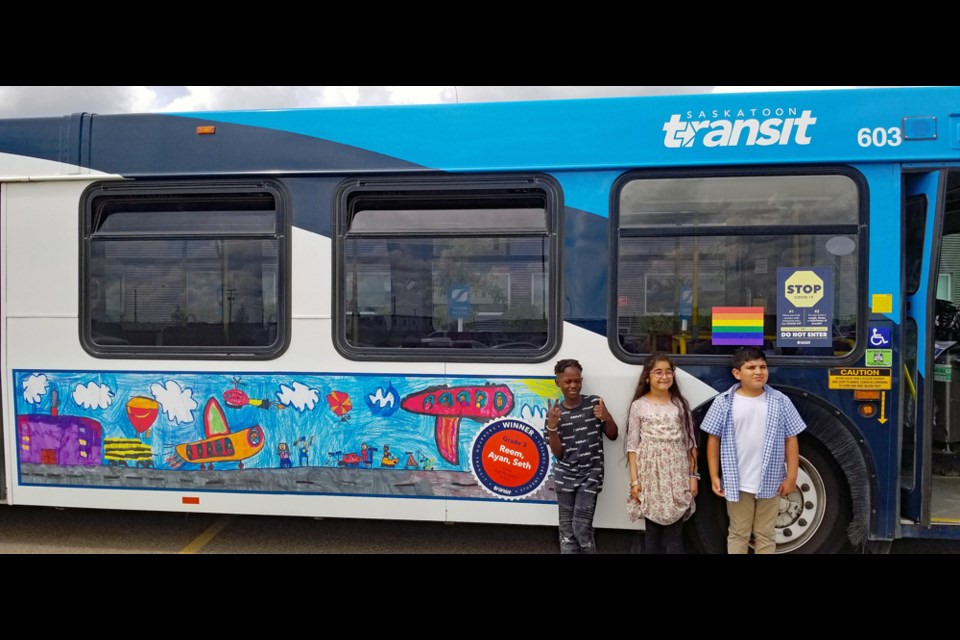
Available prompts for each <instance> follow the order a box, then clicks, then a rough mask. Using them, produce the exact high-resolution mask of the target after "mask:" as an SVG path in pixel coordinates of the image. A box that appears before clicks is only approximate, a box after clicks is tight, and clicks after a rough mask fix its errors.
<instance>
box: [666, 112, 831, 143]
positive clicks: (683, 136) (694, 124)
mask: <svg viewBox="0 0 960 640" xmlns="http://www.w3.org/2000/svg"><path fill="white" fill-rule="evenodd" d="M816 123H817V119H816V118H815V117H813V112H812V111H810V110H809V109H806V110H803V111H801V110H800V109H798V108H796V107H771V108H764V109H757V108H751V109H710V110H703V111H686V112H684V113H675V114H673V115H672V116H670V119H669V120H668V121H667V122H665V123H664V124H663V130H664V132H665V135H664V137H663V146H665V147H667V148H668V149H680V148H691V147H695V146H697V145H702V146H704V147H738V146H745V147H753V146H760V147H769V146H772V145H781V146H783V145H788V144H791V143H792V144H798V145H808V144H810V141H811V140H812V138H811V133H812V131H811V130H812V128H813V126H814V125H815V124H816Z"/></svg>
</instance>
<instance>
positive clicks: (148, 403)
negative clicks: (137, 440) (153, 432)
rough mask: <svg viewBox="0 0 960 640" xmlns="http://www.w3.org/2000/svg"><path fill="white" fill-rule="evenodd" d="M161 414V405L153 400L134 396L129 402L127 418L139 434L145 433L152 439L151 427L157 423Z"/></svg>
mask: <svg viewBox="0 0 960 640" xmlns="http://www.w3.org/2000/svg"><path fill="white" fill-rule="evenodd" d="M159 413H160V404H159V403H158V402H157V401H156V400H154V399H153V398H145V397H143V396H134V397H132V398H130V400H129V401H128V402H127V418H128V419H129V420H130V424H132V425H133V428H134V429H136V430H137V433H144V432H146V433H145V436H146V437H147V438H149V437H150V427H152V426H153V423H154V422H156V421H157V415H158V414H159Z"/></svg>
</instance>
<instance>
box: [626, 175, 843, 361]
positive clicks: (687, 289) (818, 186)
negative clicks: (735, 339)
mask: <svg viewBox="0 0 960 640" xmlns="http://www.w3.org/2000/svg"><path fill="white" fill-rule="evenodd" d="M858 202H859V199H858V191H857V186H856V183H855V182H854V181H853V180H852V179H851V178H849V177H847V176H845V175H836V174H834V175H774V176H736V177H734V176H730V177H710V178H669V179H664V178H651V179H645V178H637V179H632V180H629V181H626V182H625V183H623V185H622V187H621V191H620V211H619V225H618V231H619V240H618V243H617V247H616V251H617V273H616V278H617V331H618V334H617V335H618V343H619V347H620V348H621V349H622V350H623V352H625V353H626V354H631V355H632V354H644V353H650V352H652V351H666V352H672V353H674V354H678V355H686V354H728V353H731V352H732V351H733V350H734V349H735V348H736V347H735V346H733V345H718V344H714V341H713V340H712V337H713V336H712V324H713V320H714V318H713V310H714V309H715V308H717V307H753V308H760V309H762V316H763V349H764V350H766V351H767V352H768V353H771V354H782V355H823V356H839V355H843V354H846V353H849V352H850V351H852V350H853V347H854V342H855V339H856V327H857V321H858V307H857V304H858V300H859V293H858V279H857V278H858V269H859V251H858V246H859V238H858V235H857V232H858V230H857V221H858V216H859V209H858ZM781 268H789V269H824V270H825V271H824V273H827V274H829V286H830V287H832V289H831V292H830V293H831V294H832V309H830V310H829V311H830V314H831V316H832V317H831V318H830V325H831V327H830V331H829V332H830V334H831V336H830V342H831V344H830V345H829V346H817V347H802V346H795V345H789V346H784V345H781V344H778V340H777V313H778V299H779V294H780V292H779V290H778V269H781Z"/></svg>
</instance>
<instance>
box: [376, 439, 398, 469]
mask: <svg viewBox="0 0 960 640" xmlns="http://www.w3.org/2000/svg"><path fill="white" fill-rule="evenodd" d="M399 461H400V459H399V458H397V456H395V455H393V454H392V453H390V445H388V444H385V445H383V457H382V458H381V459H380V466H381V467H395V466H397V462H399Z"/></svg>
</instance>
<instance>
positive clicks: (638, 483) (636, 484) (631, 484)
mask: <svg viewBox="0 0 960 640" xmlns="http://www.w3.org/2000/svg"><path fill="white" fill-rule="evenodd" d="M639 486H640V481H639V480H634V481H633V482H631V483H630V488H631V489H632V488H634V487H639Z"/></svg>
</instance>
